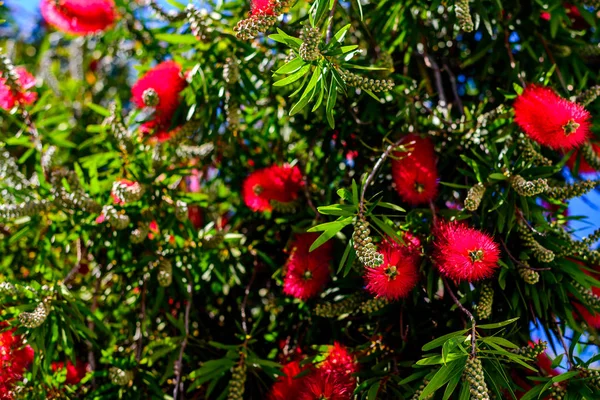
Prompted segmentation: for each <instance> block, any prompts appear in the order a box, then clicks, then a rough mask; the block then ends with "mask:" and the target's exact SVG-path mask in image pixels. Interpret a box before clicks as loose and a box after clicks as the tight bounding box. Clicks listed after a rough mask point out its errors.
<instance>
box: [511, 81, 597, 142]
mask: <svg viewBox="0 0 600 400" xmlns="http://www.w3.org/2000/svg"><path fill="white" fill-rule="evenodd" d="M514 109H515V122H516V123H517V125H519V127H520V128H521V129H523V131H524V132H525V133H526V134H527V136H529V137H530V138H531V139H533V140H535V141H536V142H538V143H539V144H541V145H543V146H547V147H550V148H551V149H554V150H560V149H566V150H569V149H573V148H575V147H578V146H580V145H581V144H583V142H585V140H586V139H587V137H588V135H589V133H590V121H589V120H590V113H589V112H588V111H587V110H586V109H585V108H584V107H583V106H581V105H580V104H577V103H573V102H571V101H568V100H566V99H563V98H562V97H560V96H558V95H557V94H556V92H554V90H552V89H550V88H545V87H541V86H537V85H529V86H527V88H525V90H524V91H523V93H522V94H521V95H520V96H519V97H517V99H516V100H515V103H514Z"/></svg>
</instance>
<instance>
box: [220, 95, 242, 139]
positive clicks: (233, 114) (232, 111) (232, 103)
mask: <svg viewBox="0 0 600 400" xmlns="http://www.w3.org/2000/svg"><path fill="white" fill-rule="evenodd" d="M224 110H225V120H226V121H227V126H228V127H229V129H230V130H232V131H235V130H237V129H238V127H239V125H240V117H241V112H240V105H239V104H238V102H237V100H236V99H235V98H233V97H232V96H231V94H230V93H229V92H227V93H226V94H225V107H224Z"/></svg>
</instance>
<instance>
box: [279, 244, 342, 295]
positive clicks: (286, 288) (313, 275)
mask: <svg viewBox="0 0 600 400" xmlns="http://www.w3.org/2000/svg"><path fill="white" fill-rule="evenodd" d="M318 237H319V234H318V233H302V234H298V235H296V238H295V240H294V242H293V244H292V250H291V254H290V257H289V259H288V262H287V264H286V266H285V277H284V279H283V292H284V293H285V294H288V295H290V296H294V297H296V298H298V299H302V300H306V299H309V298H311V297H314V296H316V295H317V294H319V292H320V291H321V289H322V288H323V285H325V283H327V281H328V280H329V272H330V271H329V265H330V263H331V259H332V255H331V251H332V249H333V245H332V243H331V241H328V242H326V243H325V244H323V245H321V246H320V247H318V248H317V249H315V250H314V251H312V252H309V251H308V250H309V248H310V246H311V245H312V243H313V242H314V241H315V239H317V238H318Z"/></svg>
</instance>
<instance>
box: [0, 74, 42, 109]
mask: <svg viewBox="0 0 600 400" xmlns="http://www.w3.org/2000/svg"><path fill="white" fill-rule="evenodd" d="M15 72H16V73H17V75H19V84H20V85H21V88H22V89H23V91H22V92H21V93H15V92H13V91H12V90H11V88H10V86H8V85H7V84H6V78H5V77H0V108H3V109H5V110H7V111H8V110H10V109H11V108H13V107H14V106H15V104H17V103H20V104H31V103H33V102H34V101H36V100H37V93H36V92H31V91H29V89H32V88H34V87H35V77H34V76H33V75H31V74H30V73H29V72H27V70H26V69H25V68H23V67H17V68H15Z"/></svg>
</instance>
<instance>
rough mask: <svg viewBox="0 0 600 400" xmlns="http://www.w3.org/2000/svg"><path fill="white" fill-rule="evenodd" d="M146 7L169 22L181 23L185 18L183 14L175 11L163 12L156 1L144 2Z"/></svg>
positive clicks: (148, 0) (147, 0)
mask: <svg viewBox="0 0 600 400" xmlns="http://www.w3.org/2000/svg"><path fill="white" fill-rule="evenodd" d="M146 5H147V6H149V7H150V8H151V9H152V11H154V13H155V14H156V15H157V16H158V17H159V18H161V19H164V20H165V21H169V22H177V21H181V20H182V19H184V17H185V13H180V12H177V11H172V12H167V11H165V10H163V9H162V8H161V7H160V6H159V5H158V3H157V2H156V0H146Z"/></svg>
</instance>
